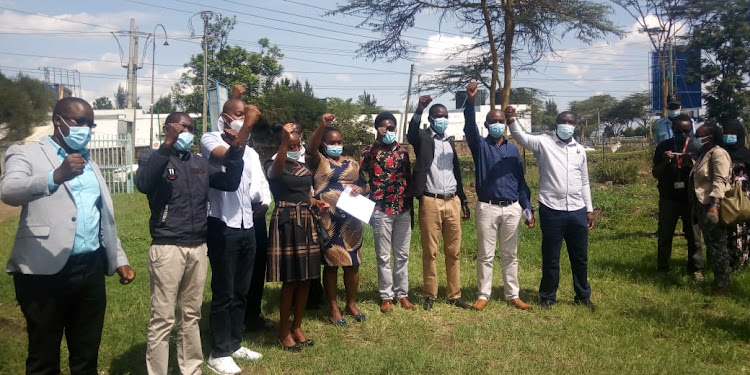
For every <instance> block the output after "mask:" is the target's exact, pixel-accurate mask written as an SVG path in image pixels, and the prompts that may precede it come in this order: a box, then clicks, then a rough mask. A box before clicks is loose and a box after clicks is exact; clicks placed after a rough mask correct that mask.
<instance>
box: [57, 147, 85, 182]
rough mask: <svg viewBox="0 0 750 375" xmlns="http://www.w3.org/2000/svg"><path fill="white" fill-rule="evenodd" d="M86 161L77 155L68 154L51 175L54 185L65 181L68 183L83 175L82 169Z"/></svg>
mask: <svg viewBox="0 0 750 375" xmlns="http://www.w3.org/2000/svg"><path fill="white" fill-rule="evenodd" d="M86 163H87V161H86V159H84V158H83V155H81V154H79V153H75V154H70V155H68V156H66V157H65V159H64V160H63V161H62V163H61V164H60V166H59V167H57V169H55V172H54V173H53V174H52V179H53V180H54V181H55V183H56V184H58V185H60V184H62V183H63V182H65V181H70V180H72V179H74V178H76V177H78V176H80V175H81V174H83V168H85V167H86Z"/></svg>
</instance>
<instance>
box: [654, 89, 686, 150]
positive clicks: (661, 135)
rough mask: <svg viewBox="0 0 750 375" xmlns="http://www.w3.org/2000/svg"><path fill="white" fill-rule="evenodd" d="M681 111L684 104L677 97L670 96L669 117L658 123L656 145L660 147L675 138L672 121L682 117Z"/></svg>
mask: <svg viewBox="0 0 750 375" xmlns="http://www.w3.org/2000/svg"><path fill="white" fill-rule="evenodd" d="M681 110H682V104H681V103H680V99H678V98H677V96H676V95H670V96H669V97H668V98H667V117H662V118H660V119H659V121H657V122H656V133H655V134H654V144H656V145H658V144H659V143H662V142H664V141H666V140H667V139H672V138H673V137H674V133H672V120H674V118H675V117H677V116H679V115H680V111H681Z"/></svg>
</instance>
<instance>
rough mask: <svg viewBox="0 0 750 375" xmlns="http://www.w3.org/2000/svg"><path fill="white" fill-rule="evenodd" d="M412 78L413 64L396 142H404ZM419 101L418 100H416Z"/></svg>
mask: <svg viewBox="0 0 750 375" xmlns="http://www.w3.org/2000/svg"><path fill="white" fill-rule="evenodd" d="M413 77H414V64H411V70H410V71H409V88H408V89H407V90H406V107H405V108H404V121H403V125H402V126H401V139H399V140H398V141H399V142H401V143H403V142H404V137H403V136H404V135H405V134H406V116H407V114H408V113H409V99H410V98H411V80H412V78H413ZM417 100H419V99H417Z"/></svg>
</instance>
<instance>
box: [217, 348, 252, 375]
mask: <svg viewBox="0 0 750 375" xmlns="http://www.w3.org/2000/svg"><path fill="white" fill-rule="evenodd" d="M232 358H237V359H249V360H252V361H254V360H258V359H261V358H263V355H262V354H260V353H258V352H254V351H252V350H250V349H248V348H246V347H244V346H240V348H239V349H237V351H235V352H234V353H232V356H231V357H229V356H227V357H219V358H214V356H213V354H211V355H210V356H209V357H208V361H206V363H207V364H208V368H209V369H211V371H213V372H215V373H217V374H219V375H235V374H239V373H241V372H242V369H240V367H239V366H237V364H236V363H235V362H234V359H232Z"/></svg>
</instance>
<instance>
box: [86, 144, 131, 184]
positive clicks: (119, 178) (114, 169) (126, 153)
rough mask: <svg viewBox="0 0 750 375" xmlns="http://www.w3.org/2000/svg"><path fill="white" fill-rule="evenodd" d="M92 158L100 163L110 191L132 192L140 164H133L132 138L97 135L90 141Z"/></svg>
mask: <svg viewBox="0 0 750 375" xmlns="http://www.w3.org/2000/svg"><path fill="white" fill-rule="evenodd" d="M89 150H90V152H91V155H90V157H91V160H93V161H95V162H96V163H97V164H99V168H100V169H101V171H102V175H103V176H104V180H105V181H106V182H107V186H109V191H110V192H112V193H113V194H115V193H132V192H133V177H134V175H135V171H136V170H137V169H138V164H133V163H132V160H133V152H134V150H133V147H132V145H131V143H130V139H127V138H119V137H117V136H112V135H106V134H101V135H96V136H95V137H94V138H92V139H91V142H89Z"/></svg>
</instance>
